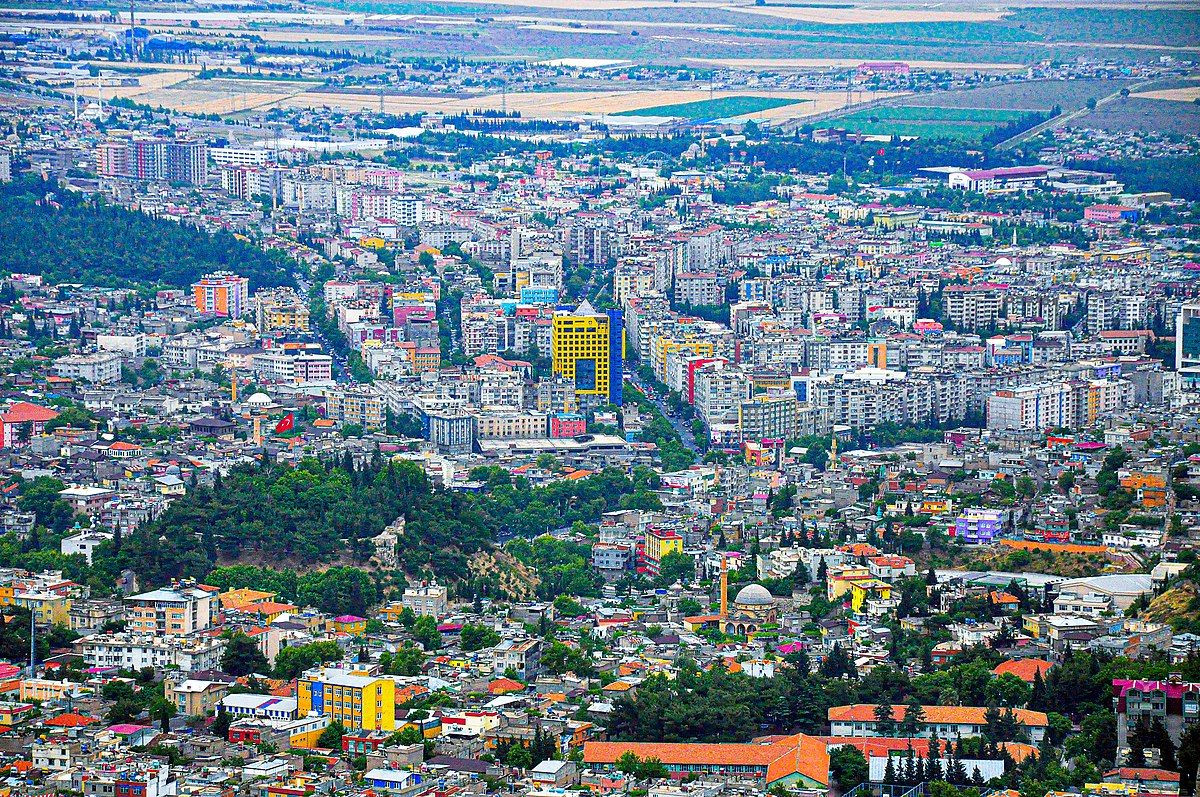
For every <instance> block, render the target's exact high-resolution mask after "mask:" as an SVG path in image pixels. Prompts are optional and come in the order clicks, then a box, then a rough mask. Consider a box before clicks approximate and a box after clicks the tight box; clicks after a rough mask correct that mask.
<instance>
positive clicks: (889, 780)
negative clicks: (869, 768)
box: [883, 755, 896, 785]
mask: <svg viewBox="0 0 1200 797" xmlns="http://www.w3.org/2000/svg"><path fill="white" fill-rule="evenodd" d="M892 760H893V759H892V756H891V755H888V757H887V763H886V764H885V765H884V767H883V782H884V783H886V784H889V785H892V784H895V783H896V765H895V764H893V763H892Z"/></svg>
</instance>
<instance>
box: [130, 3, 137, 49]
mask: <svg viewBox="0 0 1200 797" xmlns="http://www.w3.org/2000/svg"><path fill="white" fill-rule="evenodd" d="M135 2H136V0H129V60H130V61H136V60H137V39H136V38H135V37H134V34H133V27H134V21H133V4H134V3H135Z"/></svg>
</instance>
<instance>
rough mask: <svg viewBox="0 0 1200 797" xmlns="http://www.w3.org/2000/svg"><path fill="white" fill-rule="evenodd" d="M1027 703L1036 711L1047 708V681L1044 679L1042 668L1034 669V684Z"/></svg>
mask: <svg viewBox="0 0 1200 797" xmlns="http://www.w3.org/2000/svg"><path fill="white" fill-rule="evenodd" d="M1027 705H1028V706H1029V708H1030V709H1032V710H1034V711H1045V710H1046V709H1045V705H1046V682H1045V681H1043V680H1042V671H1041V669H1040V668H1038V669H1036V670H1034V671H1033V685H1032V687H1031V689H1030V692H1029V703H1028V704H1027Z"/></svg>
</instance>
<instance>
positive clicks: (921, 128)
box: [830, 106, 1029, 141]
mask: <svg viewBox="0 0 1200 797" xmlns="http://www.w3.org/2000/svg"><path fill="white" fill-rule="evenodd" d="M1026 113H1029V112H1028V111H1015V110H998V109H984V108H937V107H912V106H876V107H874V108H867V109H864V110H860V111H855V112H854V113H850V114H847V115H846V116H840V117H838V118H837V119H834V120H831V122H830V124H833V125H836V126H838V127H845V128H846V129H847V130H853V131H855V132H859V133H864V134H866V135H872V136H901V137H907V136H918V137H921V138H954V139H959V140H961V141H980V140H982V139H983V137H984V136H985V135H987V134H988V133H990V132H991V131H992V130H995V129H996V128H998V127H1003V126H1004V125H1006V124H1008V123H1010V122H1015V121H1017V120H1019V119H1020V118H1021V117H1022V116H1024V115H1025V114H1026Z"/></svg>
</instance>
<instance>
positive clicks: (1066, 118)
mask: <svg viewBox="0 0 1200 797" xmlns="http://www.w3.org/2000/svg"><path fill="white" fill-rule="evenodd" d="M1153 82H1154V81H1152V80H1144V81H1142V82H1141V83H1135V84H1134V85H1132V86H1125V87H1124V88H1126V89H1129V93H1130V94H1132V93H1133V92H1135V91H1141V90H1142V89H1144V88H1145V87H1147V86H1149V85H1150V84H1151V83H1153ZM1120 97H1121V92H1120V91H1115V92H1113V93H1112V94H1109V95H1108V96H1107V97H1102V98H1101V99H1099V100H1097V101H1096V107H1097V108H1101V107H1103V106H1105V105H1108V104H1109V103H1110V102H1115V101H1116V100H1117V99H1119V98H1120ZM1090 113H1092V111H1091V110H1089V109H1088V107H1087V106H1086V105H1085V106H1084V107H1082V108H1076V109H1075V110H1073V111H1068V112H1066V113H1060V114H1059V115H1058V116H1054V117H1051V118H1050V119H1047V120H1046V121H1044V122H1042V123H1041V124H1040V125H1035V126H1033V127H1031V128H1029V129H1028V130H1026V131H1025V132H1023V133H1017V134H1016V135H1015V136H1013V137H1012V138H1010V139H1008V140H1007V141H1001V142H1000V143H999V144H997V145H996V146H995V149H1010V148H1012V147H1015V146H1016V145H1017V144H1020V143H1021V142H1023V141H1028V140H1029V139H1031V138H1033V137H1034V136H1037V135H1040V134H1042V133H1044V132H1046V131H1047V130H1059V129H1061V128H1063V127H1066V126H1067V125H1068V124H1070V123H1071V122H1074V121H1075V120H1076V119H1079V118H1080V117H1083V116H1087V115H1088V114H1090Z"/></svg>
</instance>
